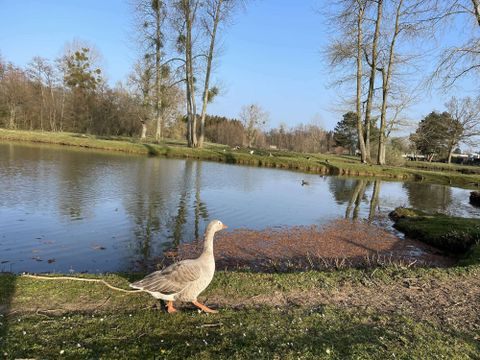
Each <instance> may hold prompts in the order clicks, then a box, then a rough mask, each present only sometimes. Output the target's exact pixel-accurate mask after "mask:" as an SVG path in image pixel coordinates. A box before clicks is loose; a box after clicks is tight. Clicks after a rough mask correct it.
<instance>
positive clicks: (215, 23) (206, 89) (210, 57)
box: [198, 0, 223, 147]
mask: <svg viewBox="0 0 480 360" xmlns="http://www.w3.org/2000/svg"><path fill="white" fill-rule="evenodd" d="M222 4H223V0H218V3H217V7H216V9H215V15H214V18H213V30H212V33H211V34H210V48H209V49H208V57H207V70H206V73H205V86H204V88H203V104H202V113H201V117H200V137H199V140H198V147H203V142H204V140H205V117H206V115H207V104H208V101H209V98H208V95H209V94H208V93H209V87H210V74H211V71H212V62H213V54H214V51H215V38H216V36H217V28H218V23H219V22H220V14H221V9H222Z"/></svg>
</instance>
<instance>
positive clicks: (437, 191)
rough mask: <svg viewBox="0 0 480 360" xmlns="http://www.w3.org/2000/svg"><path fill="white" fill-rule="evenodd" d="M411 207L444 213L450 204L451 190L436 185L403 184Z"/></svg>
mask: <svg viewBox="0 0 480 360" xmlns="http://www.w3.org/2000/svg"><path fill="white" fill-rule="evenodd" d="M403 188H404V189H405V190H406V192H407V195H408V200H409V203H410V205H411V206H412V207H414V208H417V209H420V210H429V209H437V210H438V211H441V212H445V211H447V210H448V208H449V206H450V205H451V204H452V200H453V199H452V188H451V187H448V186H443V185H436V184H422V183H412V182H410V183H404V184H403Z"/></svg>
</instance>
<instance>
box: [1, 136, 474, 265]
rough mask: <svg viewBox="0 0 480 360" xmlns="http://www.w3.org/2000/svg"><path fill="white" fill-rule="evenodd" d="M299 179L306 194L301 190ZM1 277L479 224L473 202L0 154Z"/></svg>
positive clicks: (392, 185)
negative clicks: (245, 238)
mask: <svg viewBox="0 0 480 360" xmlns="http://www.w3.org/2000/svg"><path fill="white" fill-rule="evenodd" d="M302 180H304V181H306V182H308V183H309V184H308V185H305V186H302ZM0 184H1V188H0V271H12V272H17V273H18V272H23V271H28V272H62V273H65V272H69V271H70V272H107V271H130V270H135V269H138V267H139V264H141V263H144V262H146V261H148V260H149V259H153V258H155V257H158V256H159V255H161V254H162V252H163V251H164V250H165V249H168V248H171V247H172V246H176V245H178V244H181V243H184V242H191V241H192V240H194V239H195V238H198V237H200V236H201V235H202V233H203V231H204V229H205V226H206V224H207V223H208V222H209V220H211V219H214V218H218V219H220V220H222V221H223V222H224V223H225V224H227V225H229V227H230V229H238V228H248V229H265V228H275V227H283V226H297V225H312V224H315V225H323V224H327V223H328V222H330V221H332V220H335V219H339V218H349V219H360V220H366V221H370V222H374V223H380V224H382V225H385V226H390V225H391V224H390V222H389V220H388V216H387V215H388V212H389V211H391V210H392V209H393V208H395V207H397V206H402V205H403V206H413V207H416V208H419V209H422V210H427V211H441V212H445V213H449V214H455V215H460V216H471V217H479V216H480V209H478V208H474V207H472V206H471V205H469V203H468V197H469V191H468V190H464V189H458V188H452V187H448V186H443V185H432V184H422V183H415V182H403V183H402V182H387V181H381V180H375V179H361V178H345V177H333V176H320V175H312V174H303V173H298V172H291V171H284V170H277V169H267V168H256V167H246V166H235V165H226V164H220V163H212V162H202V161H193V160H177V159H165V158H156V157H141V156H130V155H124V154H117V153H108V152H99V151H89V150H82V149H72V148H65V147H53V146H46V145H31V144H16V143H0Z"/></svg>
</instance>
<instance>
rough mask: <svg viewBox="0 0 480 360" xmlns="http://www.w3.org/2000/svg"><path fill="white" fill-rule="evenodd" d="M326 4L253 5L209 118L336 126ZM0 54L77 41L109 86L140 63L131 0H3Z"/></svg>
mask: <svg viewBox="0 0 480 360" xmlns="http://www.w3.org/2000/svg"><path fill="white" fill-rule="evenodd" d="M325 3H328V1H321V0H254V1H251V2H250V3H249V5H248V7H247V10H246V11H242V12H240V13H238V16H237V17H236V18H235V20H234V22H233V24H232V25H230V26H229V28H228V30H227V33H226V34H225V36H224V37H223V40H222V43H223V46H222V47H223V54H222V57H221V58H220V59H219V62H218V64H217V67H216V72H215V81H216V82H217V83H218V84H220V86H221V90H222V94H221V96H219V97H218V98H217V99H216V100H215V102H214V103H213V104H212V105H211V106H210V110H209V113H211V114H218V115H225V116H229V117H236V116H238V114H239V112H240V109H241V107H242V106H243V105H246V104H249V103H252V102H255V103H258V104H260V105H261V106H262V107H263V108H264V109H265V110H266V111H268V112H269V113H270V125H271V126H278V124H279V123H280V122H284V123H286V124H287V125H289V126H294V125H296V124H298V123H300V122H303V123H309V122H311V121H316V123H317V124H318V123H319V124H321V125H322V126H324V127H325V128H327V129H333V127H334V126H335V123H336V122H337V121H338V120H339V118H341V114H339V113H337V112H336V111H334V108H335V105H336V103H337V99H338V90H336V89H332V88H330V87H329V84H331V82H332V80H333V78H332V76H331V74H330V73H329V70H328V67H327V65H326V63H325V59H324V58H323V56H322V54H321V52H322V50H323V49H324V48H325V46H326V44H327V43H328V36H329V34H330V33H331V29H328V28H327V26H326V25H325V22H324V20H323V19H322V17H321V16H320V15H319V14H318V12H317V11H316V10H318V9H320V8H321V6H322V4H325ZM0 8H1V21H0V53H1V54H2V56H3V57H4V58H5V59H6V60H8V61H12V62H13V63H15V64H18V65H26V64H27V63H28V62H29V61H30V60H31V58H32V57H33V56H36V55H40V56H43V57H46V58H50V59H53V58H55V57H57V56H59V55H60V54H61V51H62V49H63V47H64V45H65V43H66V42H69V41H72V40H73V39H75V38H77V39H81V40H85V41H87V42H89V43H91V44H94V45H95V46H96V47H97V48H98V49H99V50H100V52H101V54H102V55H103V60H102V66H103V67H104V70H105V73H106V75H107V77H108V79H109V82H110V83H111V84H115V82H117V81H120V80H125V79H126V76H127V74H128V73H129V72H130V69H131V65H132V63H133V61H134V59H135V45H134V44H133V42H132V35H131V34H132V16H131V14H130V6H129V5H128V0H21V1H20V0H0ZM448 97H449V95H448V94H438V93H434V94H433V95H428V94H425V95H424V97H423V98H422V99H421V102H420V103H419V104H417V105H416V106H414V107H413V108H412V109H411V110H410V112H409V115H410V117H411V118H413V119H420V118H421V117H422V116H424V115H426V114H427V113H429V112H430V111H431V110H433V109H436V110H443V103H444V102H445V101H446V100H447V99H448Z"/></svg>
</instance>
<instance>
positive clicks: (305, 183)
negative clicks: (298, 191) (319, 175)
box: [302, 180, 310, 186]
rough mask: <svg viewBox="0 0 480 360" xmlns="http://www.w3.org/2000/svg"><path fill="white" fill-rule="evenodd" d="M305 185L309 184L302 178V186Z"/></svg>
mask: <svg viewBox="0 0 480 360" xmlns="http://www.w3.org/2000/svg"><path fill="white" fill-rule="evenodd" d="M305 185H310V183H309V182H308V181H305V180H302V186H305Z"/></svg>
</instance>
